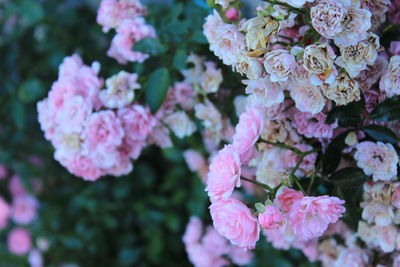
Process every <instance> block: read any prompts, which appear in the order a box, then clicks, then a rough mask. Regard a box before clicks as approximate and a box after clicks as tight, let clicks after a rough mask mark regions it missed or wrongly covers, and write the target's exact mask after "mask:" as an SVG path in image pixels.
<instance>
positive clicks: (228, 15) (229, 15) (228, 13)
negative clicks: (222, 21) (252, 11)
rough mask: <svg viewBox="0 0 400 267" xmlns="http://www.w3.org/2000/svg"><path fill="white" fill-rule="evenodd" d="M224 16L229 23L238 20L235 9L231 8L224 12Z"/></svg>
mask: <svg viewBox="0 0 400 267" xmlns="http://www.w3.org/2000/svg"><path fill="white" fill-rule="evenodd" d="M225 16H226V18H227V19H228V20H230V21H235V20H238V19H239V11H238V10H237V9H236V8H234V7H231V8H229V9H228V10H227V11H226V12H225Z"/></svg>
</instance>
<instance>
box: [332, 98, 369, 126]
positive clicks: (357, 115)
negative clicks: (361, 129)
mask: <svg viewBox="0 0 400 267" xmlns="http://www.w3.org/2000/svg"><path fill="white" fill-rule="evenodd" d="M364 109H365V99H364V97H363V96H361V99H360V101H357V102H351V103H349V104H347V105H346V106H336V107H334V108H333V109H332V110H331V111H330V112H329V113H328V117H327V118H326V123H328V124H332V123H334V122H335V121H336V120H337V121H338V124H339V126H340V127H348V126H356V125H357V124H359V123H360V122H361V120H362V118H361V115H362V113H363V112H364Z"/></svg>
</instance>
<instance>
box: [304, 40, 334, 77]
mask: <svg viewBox="0 0 400 267" xmlns="http://www.w3.org/2000/svg"><path fill="white" fill-rule="evenodd" d="M335 57H336V55H335V53H334V51H333V49H332V48H331V47H330V46H329V45H327V44H320V45H309V46H307V47H306V48H305V49H304V54H303V66H304V68H305V69H306V70H307V71H309V72H310V81H311V83H312V84H314V85H321V84H322V83H328V84H330V83H332V82H333V81H334V80H335V77H336V75H337V70H336V68H335V67H334V59H335Z"/></svg>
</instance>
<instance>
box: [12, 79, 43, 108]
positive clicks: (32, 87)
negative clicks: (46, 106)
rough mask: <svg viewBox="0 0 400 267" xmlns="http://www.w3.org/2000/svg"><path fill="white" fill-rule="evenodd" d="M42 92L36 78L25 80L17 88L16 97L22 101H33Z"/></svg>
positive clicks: (41, 87)
mask: <svg viewBox="0 0 400 267" xmlns="http://www.w3.org/2000/svg"><path fill="white" fill-rule="evenodd" d="M43 93H44V90H43V86H42V84H41V83H40V81H39V80H37V79H32V80H28V81H25V82H24V83H23V84H21V86H20V87H19V88H18V97H19V99H21V101H23V102H28V103H29V102H34V101H36V100H38V99H39V98H40V97H41V96H42V95H43Z"/></svg>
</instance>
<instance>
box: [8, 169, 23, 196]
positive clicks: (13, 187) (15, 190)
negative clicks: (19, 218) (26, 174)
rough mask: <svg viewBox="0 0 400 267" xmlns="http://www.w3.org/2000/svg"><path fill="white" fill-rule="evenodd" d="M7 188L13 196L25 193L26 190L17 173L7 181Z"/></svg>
mask: <svg viewBox="0 0 400 267" xmlns="http://www.w3.org/2000/svg"><path fill="white" fill-rule="evenodd" d="M8 190H9V191H10V192H11V194H12V195H13V196H17V195H24V194H26V190H25V187H24V185H23V184H22V182H21V177H20V176H19V175H17V174H14V175H13V177H12V178H11V180H10V182H9V183H8Z"/></svg>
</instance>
